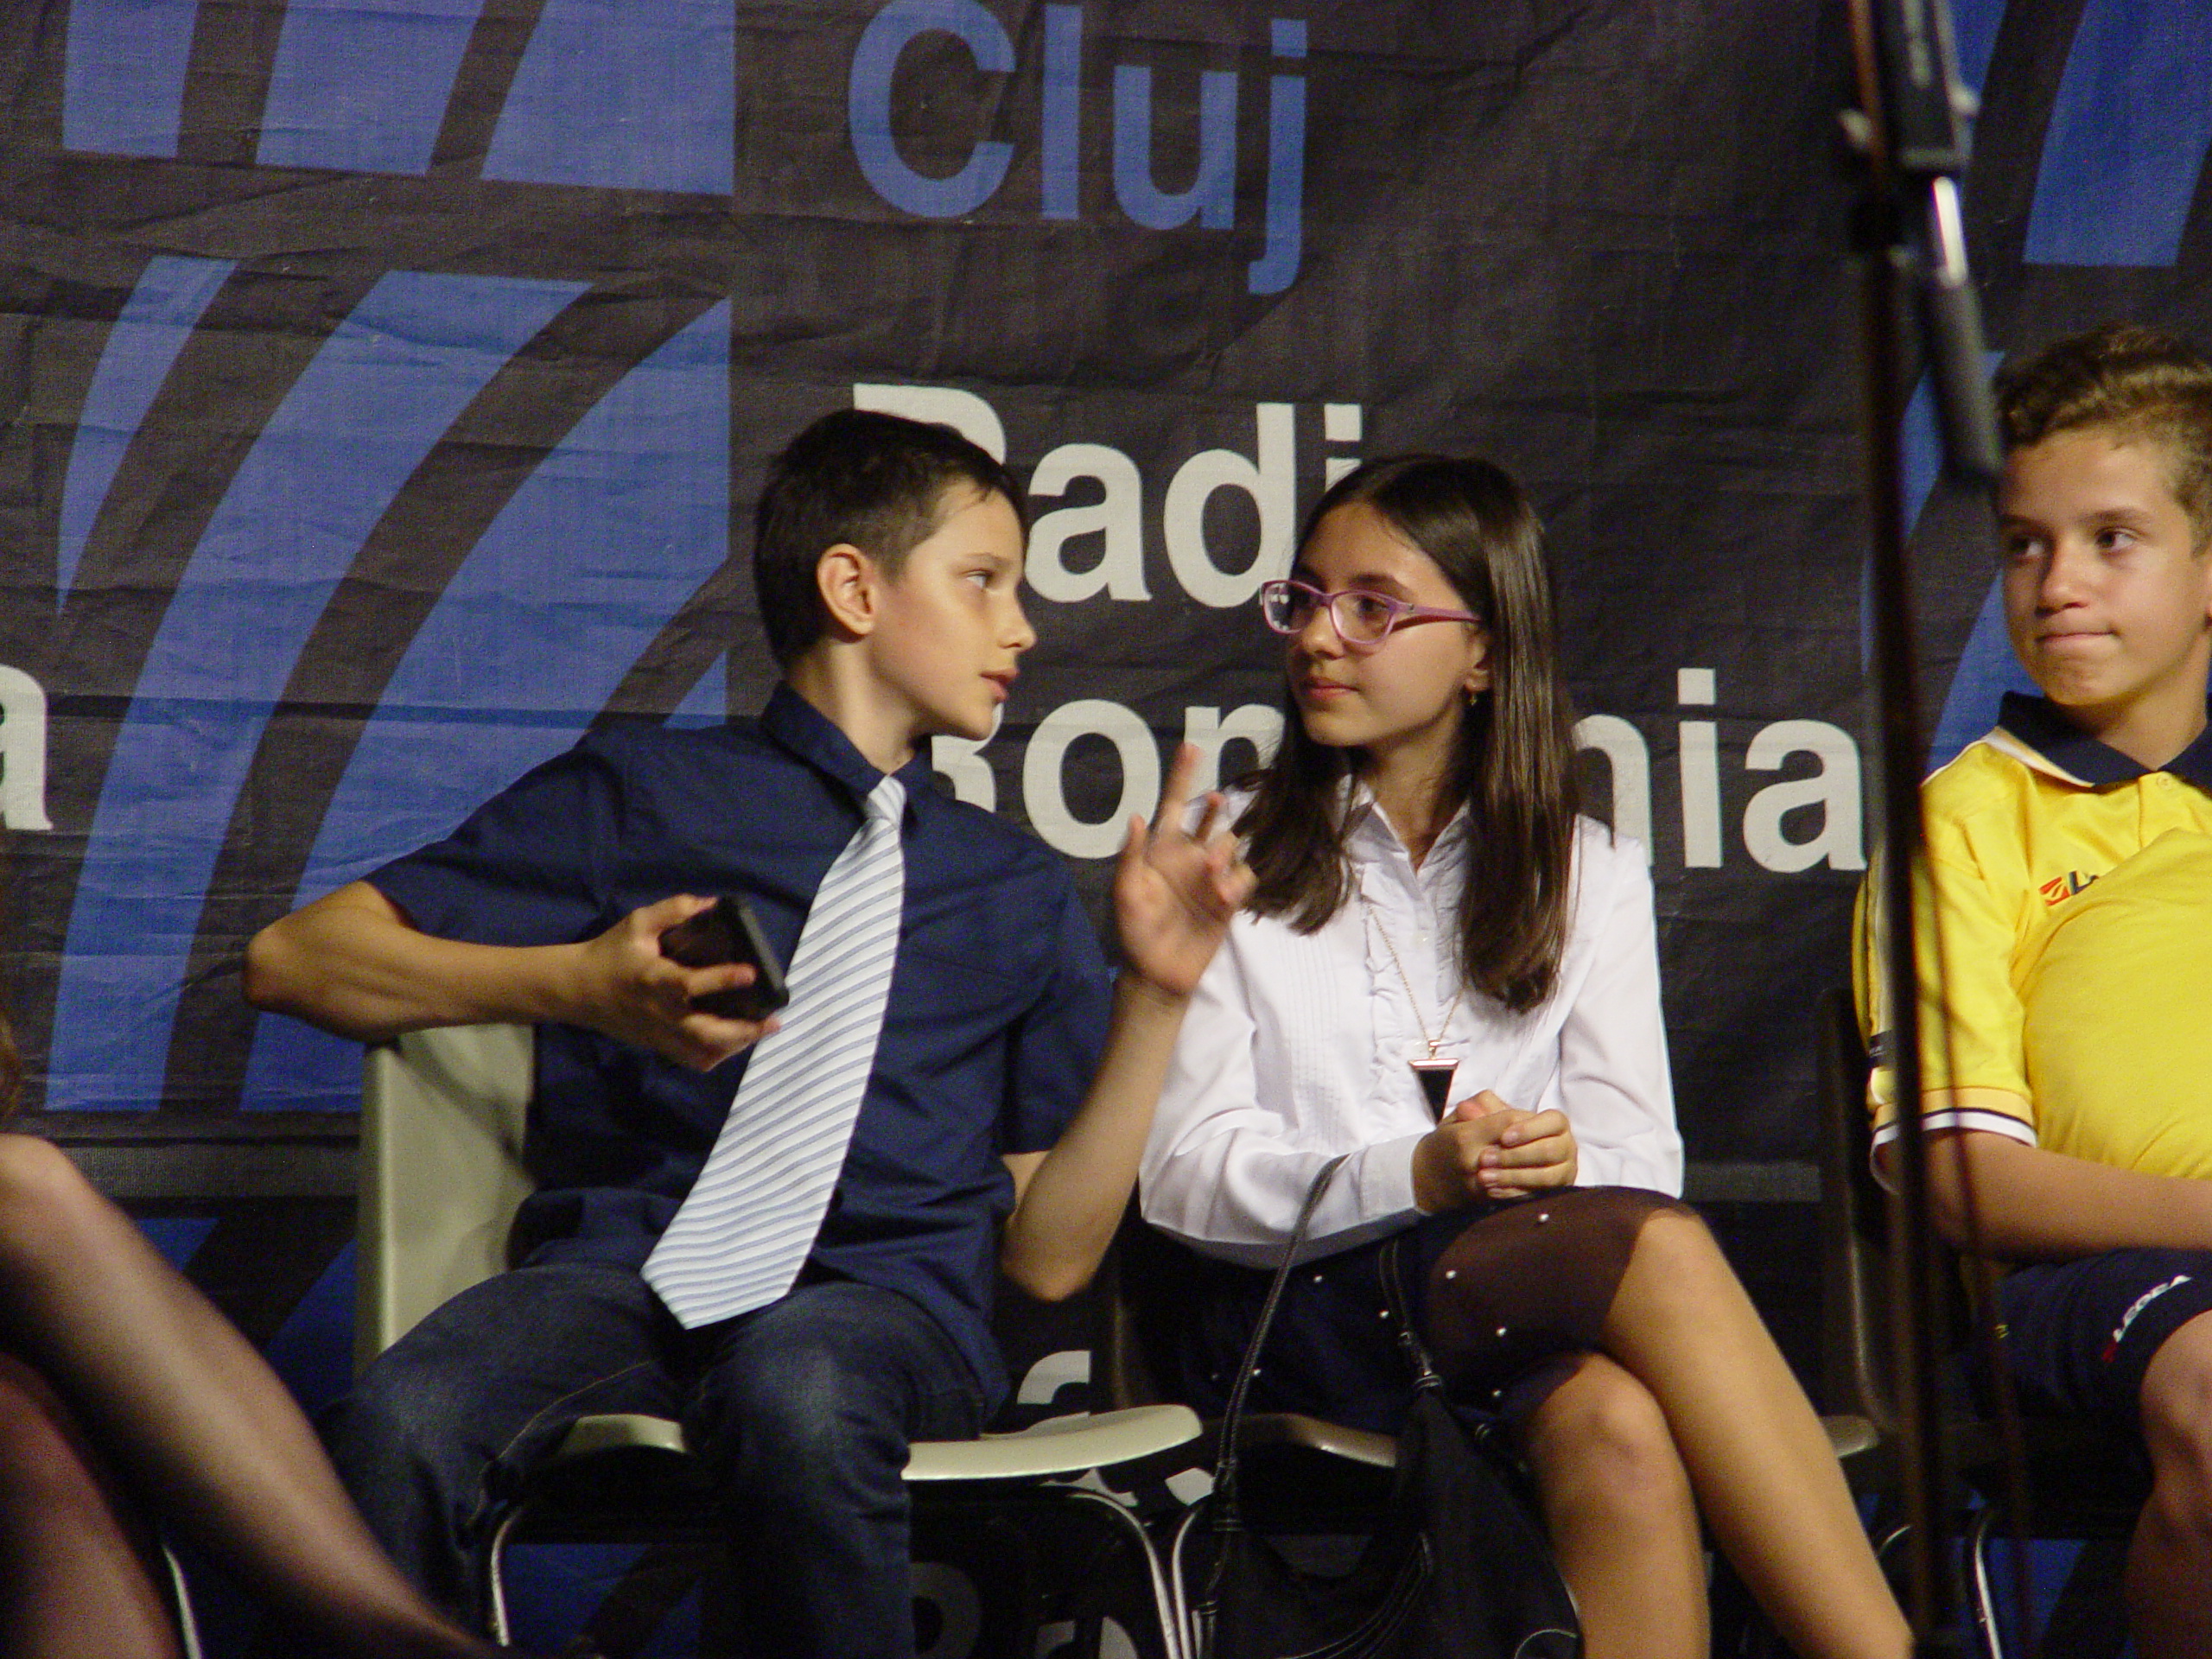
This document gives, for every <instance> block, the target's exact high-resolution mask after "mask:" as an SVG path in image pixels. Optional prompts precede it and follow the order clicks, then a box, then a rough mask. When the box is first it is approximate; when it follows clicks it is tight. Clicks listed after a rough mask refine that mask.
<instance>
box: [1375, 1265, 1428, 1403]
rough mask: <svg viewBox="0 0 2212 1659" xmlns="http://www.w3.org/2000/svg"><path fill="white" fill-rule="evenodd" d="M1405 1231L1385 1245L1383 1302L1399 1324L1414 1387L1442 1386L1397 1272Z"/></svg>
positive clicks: (1393, 1321) (1401, 1348) (1400, 1347)
mask: <svg viewBox="0 0 2212 1659" xmlns="http://www.w3.org/2000/svg"><path fill="white" fill-rule="evenodd" d="M1405 1238H1406V1236H1405V1235H1404V1234H1403V1233H1394V1234H1392V1235H1391V1236H1390V1242H1389V1243H1387V1244H1385V1245H1384V1246H1383V1259H1382V1262H1381V1264H1380V1265H1381V1267H1382V1279H1383V1306H1386V1307H1388V1308H1389V1311H1390V1323H1391V1324H1392V1325H1395V1326H1396V1327H1397V1332H1398V1351H1399V1352H1400V1353H1402V1354H1403V1355H1404V1356H1405V1357H1406V1363H1407V1365H1408V1366H1409V1367H1410V1368H1411V1369H1412V1370H1413V1374H1414V1388H1415V1389H1441V1388H1442V1387H1443V1386H1444V1379H1443V1378H1442V1377H1441V1376H1438V1375H1437V1371H1436V1362H1435V1361H1434V1360H1433V1359H1432V1358H1431V1357H1429V1352H1428V1346H1427V1344H1425V1343H1424V1342H1422V1341H1421V1332H1418V1331H1416V1330H1414V1321H1413V1316H1412V1315H1411V1314H1410V1313H1408V1311H1407V1308H1406V1287H1405V1284H1404V1281H1402V1280H1401V1279H1400V1278H1399V1276H1398V1253H1399V1246H1400V1245H1402V1244H1403V1243H1405Z"/></svg>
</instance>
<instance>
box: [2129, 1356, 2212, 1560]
mask: <svg viewBox="0 0 2212 1659" xmlns="http://www.w3.org/2000/svg"><path fill="white" fill-rule="evenodd" d="M2142 1407H2143V1440H2144V1445H2145V1447H2146V1449H2147V1450H2148V1451H2149V1452H2150V1454H2151V1468H2152V1487H2151V1501H2150V1503H2149V1504H2148V1506H2147V1507H2146V1508H2145V1510H2144V1521H2145V1524H2146V1525H2147V1526H2151V1527H2153V1528H2156V1529H2159V1530H2160V1531H2162V1532H2164V1534H2165V1535H2167V1537H2168V1538H2169V1539H2170V1540H2171V1541H2176V1542H2179V1541H2183V1540H2192V1541H2195V1542H2196V1546H2197V1547H2198V1548H2202V1549H2205V1550H2208V1551H2212V1313H2204V1314H2199V1315H2198V1316H2197V1317H2196V1318H2195V1319H2191V1320H2190V1322H2189V1323H2188V1324H2186V1325H2183V1326H2182V1328H2181V1329H2180V1330H2178V1331H2177V1332H2174V1334H2173V1335H2172V1336H2171V1337H2169V1338H2166V1340H2165V1342H2164V1344H2161V1346H2160V1347H2159V1349H2158V1353H2157V1354H2156V1355H2154V1356H2153V1357H2152V1361H2151V1363H2150V1366H2149V1368H2148V1369H2147V1370H2145V1373H2144V1376H2143V1394H2142Z"/></svg>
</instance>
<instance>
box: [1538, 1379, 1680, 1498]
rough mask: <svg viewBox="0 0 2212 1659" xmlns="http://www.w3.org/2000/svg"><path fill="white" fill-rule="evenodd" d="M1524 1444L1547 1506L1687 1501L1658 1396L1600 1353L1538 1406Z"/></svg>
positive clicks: (1678, 1459) (1671, 1436) (1671, 1432)
mask: <svg viewBox="0 0 2212 1659" xmlns="http://www.w3.org/2000/svg"><path fill="white" fill-rule="evenodd" d="M1527 1444H1528V1450H1529V1461H1530V1462H1531V1463H1532V1464H1533V1465H1535V1471H1536V1478H1537V1482H1538V1484H1539V1485H1540V1486H1541V1488H1542V1490H1543V1492H1544V1498H1545V1504H1546V1507H1547V1508H1548V1509H1556V1508H1557V1507H1559V1506H1560V1505H1568V1506H1572V1507H1575V1508H1580V1509H1587V1508H1592V1507H1595V1508H1599V1509H1603V1510H1607V1511H1610V1512H1613V1513H1616V1514H1619V1515H1622V1516H1636V1517H1639V1518H1641V1517H1647V1516H1650V1515H1651V1514H1653V1513H1654V1512H1656V1511H1666V1512H1669V1513H1671V1512H1673V1511H1675V1510H1677V1509H1679V1508H1680V1507H1681V1506H1682V1505H1683V1504H1686V1503H1688V1492H1689V1481H1688V1476H1687V1475H1686V1474H1685V1473H1684V1472H1683V1469H1682V1462H1681V1456H1680V1454H1679V1453H1678V1452H1676V1451H1675V1437H1674V1433H1673V1431H1672V1430H1671V1429H1670V1428H1669V1427H1668V1424H1667V1419H1666V1415H1665V1414H1664V1413H1663V1412H1662V1411H1661V1410H1660V1408H1659V1402H1657V1401H1656V1399H1654V1398H1653V1397H1652V1395H1651V1391H1650V1390H1649V1389H1647V1388H1645V1387H1644V1386H1643V1383H1639V1382H1638V1381H1637V1379H1636V1378H1635V1377H1634V1376H1630V1374H1629V1373H1628V1372H1627V1371H1626V1370H1623V1369H1622V1368H1621V1367H1619V1366H1618V1365H1616V1364H1614V1363H1612V1362H1611V1361H1610V1360H1607V1359H1605V1358H1604V1357H1602V1356H1597V1355H1592V1357H1589V1358H1588V1359H1586V1360H1585V1361H1584V1363H1583V1364H1582V1366H1581V1368H1580V1370H1577V1371H1576V1373H1575V1375H1574V1376H1572V1377H1570V1378H1569V1379H1568V1380H1567V1382H1566V1383H1562V1384H1560V1387H1559V1388H1558V1389H1554V1391H1553V1393H1552V1394H1551V1395H1550V1397H1549V1398H1548V1399H1547V1400H1546V1401H1545V1402H1544V1403H1543V1404H1542V1405H1541V1406H1540V1407H1538V1408H1536V1410H1535V1414H1533V1415H1532V1417H1531V1419H1530V1421H1529V1429H1528V1434H1527Z"/></svg>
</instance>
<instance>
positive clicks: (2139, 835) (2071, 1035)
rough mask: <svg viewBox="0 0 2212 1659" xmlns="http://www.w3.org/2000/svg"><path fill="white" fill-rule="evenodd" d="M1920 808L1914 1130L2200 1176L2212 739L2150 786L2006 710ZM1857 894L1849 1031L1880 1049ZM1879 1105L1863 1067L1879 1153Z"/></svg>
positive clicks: (2210, 1097)
mask: <svg viewBox="0 0 2212 1659" xmlns="http://www.w3.org/2000/svg"><path fill="white" fill-rule="evenodd" d="M1922 803H1923V810H1924V813H1925V817H1926V819H1927V826H1928V861H1927V863H1926V865H1925V867H1924V868H1923V871H1922V873H1921V880H1919V881H1918V883H1917V884H1916V915H1917V918H1918V925H1917V926H1916V934H1917V939H1918V949H1917V956H1918V960H1919V973H1920V985H1921V1013H1920V1020H1921V1045H1920V1046H1921V1054H1922V1060H1921V1065H1922V1071H1923V1084H1924V1088H1925V1090H1926V1095H1925V1098H1926V1099H1927V1102H1928V1110H1927V1112H1926V1118H1925V1121H1926V1122H1927V1123H1928V1124H1929V1127H1930V1128H1974V1129H1986V1130H1991V1131H1993V1132H1994V1133H1997V1134H1999V1135H2012V1137H2014V1138H2015V1139H2017V1140H2020V1141H2026V1142H2027V1143H2028V1144H2030V1145H2031V1146H2039V1147H2045V1148H2048V1149H2049V1150H2050V1151H2053V1152H2060V1153H2064V1154H2069V1156H2072V1157H2076V1158H2086V1159H2089V1160H2093V1161H2095V1162H2098V1163H2106V1164H2113V1165H2117V1166H2121V1167H2123V1168H2128V1169H2139V1170H2143V1171H2145V1172H2146V1173H2152V1174H2158V1175H2177V1176H2193V1177H2197V1178H2200V1179H2202V1178H2212V730H2208V731H2207V732H2205V733H2204V734H2202V735H2200V736H2199V738H2198V739H2197V741H2196V742H2195V743H2193V744H2192V745H2190V747H2189V748H2188V749H2187V750H2186V751H2184V752H2183V753H2182V754H2181V755H2179V756H2177V757H2176V758H2175V760H2173V761H2171V763H2170V764H2169V765H2168V766H2165V767H2164V768H2163V769H2161V770H2159V771H2156V772H2148V771H2145V769H2144V768H2142V767H2141V766H2138V765H2137V764H2136V763H2135V762H2134V761H2133V760H2129V759H2128V758H2127V757H2126V756H2125V755H2123V754H2120V753H2119V752H2118V751H2117V750H2114V749H2111V748H2107V747H2106V746H2105V745H2103V744H2101V743H2099V742H2097V741H2095V740H2094V739H2093V738H2090V737H2088V736H2086V735H2084V734H2082V733H2081V732H2079V731H2077V730H2075V728H2073V727H2071V726H2069V725H2068V724H2067V723H2066V722H2065V721H2064V720H2063V718H2062V717H2060V716H2059V715H2058V714H2057V713H2056V710H2055V709H2052V708H2051V707H2050V704H2049V703H2047V702H2044V700H2043V699H2042V698H2039V697H2024V696H2017V695H2015V696H2007V697H2006V698H2005V708H2004V712H2003V716H2002V718H2001V720H2000V721H1999V726H1998V728H1997V729H1996V730H1994V731H1993V732H1991V733H1990V734H1988V735H1987V736H1986V737H1984V738H1982V739H1980V741H1977V742H1975V743H1974V744H1973V745H1971V746H1970V747H1967V749H1966V750H1965V752H1964V753H1961V754H1960V756H1959V757H1958V758H1957V759H1956V760H1954V761H1952V762H1951V763H1950V764H1949V765H1948V766H1945V767H1943V768H1942V770H1941V771H1940V772H1936V774H1935V775H1934V776H1933V777H1931V778H1929V779H1928V781H1927V783H1926V784H1925V785H1923V791H1922ZM1871 892H1872V883H1871V881H1870V882H1869V883H1868V884H1866V886H1864V887H1862V888H1861V889H1860V893H1859V915H1858V925H1857V928H1856V942H1857V949H1856V950H1855V952H1854V963H1853V967H1854V973H1853V979H1854V982H1855V985H1856V988H1857V991H1858V995H1859V1018H1860V1023H1861V1027H1862V1029H1865V1030H1868V1031H1873V1032H1877V1033H1879V1032H1885V1031H1886V1030H1887V1028H1888V1024H1889V1021H1888V1019H1887V1016H1886V1011H1885V1007H1884V1006H1883V1003H1884V989H1883V987H1882V984H1881V975H1880V969H1879V967H1878V961H1877V958H1876V957H1875V956H1874V954H1873V944H1874V941H1873V933H1874V929H1873V927H1872V918H1871V907H1870V904H1869V894H1870V893H1871ZM1877 1045H1878V1039H1877ZM1877 1052H1879V1046H1877ZM1893 1093H1894V1090H1893V1088H1892V1085H1891V1077H1890V1073H1889V1070H1888V1068H1887V1067H1886V1066H1884V1065H1878V1066H1877V1067H1876V1068H1875V1071H1874V1075H1873V1077H1872V1081H1871V1082H1870V1084H1869V1087H1868V1096H1869V1101H1870V1103H1871V1104H1872V1107H1873V1108H1874V1112H1875V1144H1876V1145H1880V1144H1881V1143H1882V1142H1884V1141H1887V1140H1889V1139H1891V1137H1892V1136H1893V1135H1895V1134H1896V1126H1895V1123H1894V1122H1893V1121H1892V1120H1893V1118H1894V1113H1895V1103H1894V1101H1893V1098H1892V1096H1893Z"/></svg>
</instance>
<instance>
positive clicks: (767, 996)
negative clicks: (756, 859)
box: [660, 893, 791, 1020]
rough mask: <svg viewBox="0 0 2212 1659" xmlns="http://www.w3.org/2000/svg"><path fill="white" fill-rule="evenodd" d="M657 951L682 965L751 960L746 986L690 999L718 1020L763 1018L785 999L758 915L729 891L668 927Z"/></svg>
mask: <svg viewBox="0 0 2212 1659" xmlns="http://www.w3.org/2000/svg"><path fill="white" fill-rule="evenodd" d="M660 950H661V954H662V955H663V956H664V957H667V958H668V959H669V960H670V961H671V962H677V963H683V966H685V967H686V968H719V967H721V965H722V964H723V963H726V962H743V963H751V964H752V967H753V982H752V983H751V984H750V985H737V986H733V987H732V988H730V989H728V990H726V991H713V992H709V994H708V995H705V996H696V997H693V998H692V999H691V1006H692V1007H695V1008H696V1009H698V1010H699V1011H700V1012H701V1013H702V1014H715V1015H718V1016H720V1017H721V1018H722V1019H724V1020H766V1018H767V1017H768V1016H769V1015H770V1014H773V1013H774V1012H775V1011H776V1010H777V1009H778V1008H780V1007H783V1006H784V1004H785V1003H786V1002H788V1001H791V991H790V990H789V988H787V987H785V984H784V964H783V963H780V962H779V961H777V960H776V950H775V947H774V946H773V945H772V944H769V943H768V936H767V935H766V934H765V933H763V932H762V931H760V918H759V917H758V916H755V915H754V914H753V906H751V905H748V904H747V903H746V902H745V900H744V899H741V898H740V897H738V896H737V895H736V894H734V893H724V894H723V895H722V896H721V898H719V899H715V902H714V904H713V905H712V906H709V908H708V909H705V910H702V911H701V912H699V913H698V914H697V915H696V916H694V917H692V918H690V920H689V921H683V922H678V923H677V925H675V926H674V927H671V928H670V929H668V930H667V931H665V932H664V933H663V934H662V935H661V936H660Z"/></svg>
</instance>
